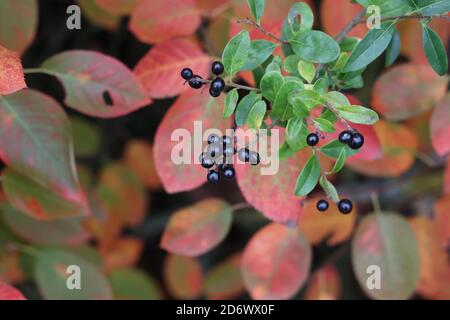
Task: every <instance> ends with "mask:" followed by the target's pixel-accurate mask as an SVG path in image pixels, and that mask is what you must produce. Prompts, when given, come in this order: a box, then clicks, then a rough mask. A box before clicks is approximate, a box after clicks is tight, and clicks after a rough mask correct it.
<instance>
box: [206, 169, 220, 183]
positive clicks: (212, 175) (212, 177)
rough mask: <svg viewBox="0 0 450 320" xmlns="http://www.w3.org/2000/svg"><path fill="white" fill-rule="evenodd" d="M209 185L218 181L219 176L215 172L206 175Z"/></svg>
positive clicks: (211, 171)
mask: <svg viewBox="0 0 450 320" xmlns="http://www.w3.org/2000/svg"><path fill="white" fill-rule="evenodd" d="M207 179H208V182H209V183H212V184H218V183H219V181H220V174H219V172H217V171H216V170H210V171H209V172H208V175H207Z"/></svg>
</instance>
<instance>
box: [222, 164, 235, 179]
mask: <svg viewBox="0 0 450 320" xmlns="http://www.w3.org/2000/svg"><path fill="white" fill-rule="evenodd" d="M235 174H236V173H235V171H234V168H233V167H232V166H230V165H225V166H224V167H223V176H224V177H225V179H233V178H234V176H235Z"/></svg>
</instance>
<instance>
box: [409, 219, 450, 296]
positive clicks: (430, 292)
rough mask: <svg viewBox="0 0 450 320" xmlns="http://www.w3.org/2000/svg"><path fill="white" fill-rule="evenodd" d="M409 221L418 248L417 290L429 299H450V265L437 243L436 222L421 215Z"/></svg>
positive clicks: (441, 247)
mask: <svg viewBox="0 0 450 320" xmlns="http://www.w3.org/2000/svg"><path fill="white" fill-rule="evenodd" d="M410 223H411V226H412V228H413V230H414V232H415V233H416V238H417V245H418V248H419V258H420V278H419V284H418V287H417V291H418V292H419V293H420V294H422V295H424V296H425V297H427V298H430V299H446V300H447V299H450V268H449V267H450V265H449V263H448V256H447V252H446V250H445V248H444V247H443V246H441V244H440V243H439V238H438V234H437V230H436V224H435V223H434V221H432V220H430V219H428V218H426V217H423V216H417V217H414V218H412V219H411V220H410Z"/></svg>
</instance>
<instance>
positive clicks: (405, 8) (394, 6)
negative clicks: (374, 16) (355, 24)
mask: <svg viewBox="0 0 450 320" xmlns="http://www.w3.org/2000/svg"><path fill="white" fill-rule="evenodd" d="M414 1H415V0H414ZM356 2H358V3H359V4H361V5H362V6H363V7H366V8H367V7H369V6H371V5H374V6H378V7H380V11H381V16H382V17H393V16H399V15H406V14H407V13H410V12H412V11H413V9H414V7H413V6H412V4H411V0H356ZM369 13H370V12H369ZM372 13H373V12H372Z"/></svg>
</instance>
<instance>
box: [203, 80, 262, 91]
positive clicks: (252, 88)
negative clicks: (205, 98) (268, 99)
mask: <svg viewBox="0 0 450 320" xmlns="http://www.w3.org/2000/svg"><path fill="white" fill-rule="evenodd" d="M200 81H201V82H202V83H204V84H210V83H211V82H213V80H208V79H200ZM225 86H227V87H229V88H237V89H242V90H247V91H255V92H260V90H259V89H258V88H254V87H249V86H244V85H241V84H237V83H234V82H226V83H225Z"/></svg>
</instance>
